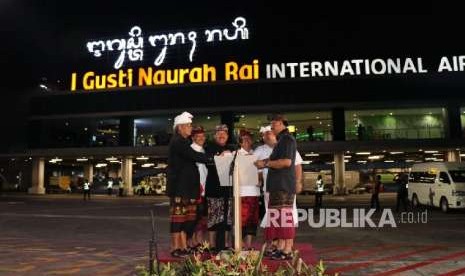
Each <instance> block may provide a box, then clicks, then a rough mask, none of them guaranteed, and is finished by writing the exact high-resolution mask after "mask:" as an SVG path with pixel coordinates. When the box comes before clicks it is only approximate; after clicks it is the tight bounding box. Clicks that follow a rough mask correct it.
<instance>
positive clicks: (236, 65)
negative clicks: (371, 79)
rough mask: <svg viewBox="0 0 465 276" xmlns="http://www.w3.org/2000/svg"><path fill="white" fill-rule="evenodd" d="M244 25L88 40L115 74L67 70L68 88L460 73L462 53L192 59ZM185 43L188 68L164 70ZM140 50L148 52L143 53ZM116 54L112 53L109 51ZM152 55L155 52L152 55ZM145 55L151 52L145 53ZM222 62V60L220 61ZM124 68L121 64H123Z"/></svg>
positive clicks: (240, 20)
mask: <svg viewBox="0 0 465 276" xmlns="http://www.w3.org/2000/svg"><path fill="white" fill-rule="evenodd" d="M248 39H249V27H248V26H247V20H246V19H245V18H244V17H236V18H235V19H234V20H232V22H231V26H229V27H226V28H207V29H204V30H201V31H194V30H189V31H176V32H161V33H157V34H148V36H145V34H144V32H143V31H142V28H141V27H139V26H134V27H132V28H130V29H129V32H128V36H127V37H126V38H116V39H107V40H93V41H88V42H87V43H86V48H87V50H88V52H89V53H91V54H92V55H93V56H94V57H96V58H101V57H103V56H104V54H105V53H107V54H106V55H105V56H111V57H112V56H115V61H114V64H113V68H114V69H116V70H115V71H114V72H110V73H106V74H102V73H98V72H94V71H87V72H82V73H77V72H75V73H72V75H71V91H77V90H84V91H94V90H107V89H124V88H132V87H153V86H164V85H182V84H198V83H215V82H218V81H221V82H223V83H235V82H242V81H257V80H258V81H280V80H308V79H325V78H347V77H358V76H385V75H414V74H423V75H424V74H428V73H430V72H431V73H432V72H435V73H438V74H441V73H447V72H463V71H465V55H461V56H443V57H441V58H440V60H439V63H438V64H437V66H436V68H427V66H426V64H428V63H426V62H424V60H423V58H422V57H389V58H381V57H380V58H359V59H345V60H303V61H299V62H278V63H273V62H269V63H266V62H263V61H261V60H260V58H259V57H255V56H252V58H250V59H248V60H247V61H235V60H229V61H224V63H222V62H221V61H220V62H219V64H214V65H212V64H207V63H202V62H200V63H194V57H195V53H196V51H198V48H199V47H198V45H202V43H204V44H205V43H207V44H208V43H213V42H217V43H219V44H221V43H222V42H225V41H235V40H248ZM175 45H186V46H187V50H186V52H185V53H182V52H181V53H180V54H179V51H176V54H178V55H181V57H182V56H183V55H185V58H186V61H189V62H190V63H192V65H191V66H187V67H182V68H165V67H166V65H165V60H166V57H167V55H168V53H169V51H170V48H171V47H174V46H175ZM144 50H147V52H145V51H144ZM109 53H115V55H108V54H109ZM153 53H155V54H153ZM148 54H153V56H149V57H147V55H148ZM309 54H310V53H309ZM145 60H149V61H150V63H151V64H153V65H151V66H148V67H147V66H146V67H128V66H125V65H127V64H128V63H131V62H138V61H139V62H142V61H145ZM221 63H222V64H221ZM124 67H126V68H124Z"/></svg>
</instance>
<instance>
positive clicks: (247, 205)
mask: <svg viewBox="0 0 465 276" xmlns="http://www.w3.org/2000/svg"><path fill="white" fill-rule="evenodd" d="M239 143H240V146H241V149H240V150H239V151H238V154H240V155H251V154H253V150H252V144H253V140H252V135H251V134H250V132H247V131H241V132H240V134H239ZM242 184H247V183H242ZM242 184H241V186H240V196H241V219H242V236H243V237H244V247H245V250H253V248H252V239H253V237H255V236H256V235H257V227H258V222H259V208H260V206H259V196H260V187H259V186H256V185H242Z"/></svg>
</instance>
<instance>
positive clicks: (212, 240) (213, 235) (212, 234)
mask: <svg viewBox="0 0 465 276" xmlns="http://www.w3.org/2000/svg"><path fill="white" fill-rule="evenodd" d="M208 243H209V245H210V248H216V231H208Z"/></svg>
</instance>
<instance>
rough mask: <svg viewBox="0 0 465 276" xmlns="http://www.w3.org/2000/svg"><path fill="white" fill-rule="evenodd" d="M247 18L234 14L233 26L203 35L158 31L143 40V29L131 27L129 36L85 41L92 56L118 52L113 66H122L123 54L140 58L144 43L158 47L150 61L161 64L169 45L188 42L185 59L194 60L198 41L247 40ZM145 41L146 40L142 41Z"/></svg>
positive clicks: (129, 57)
mask: <svg viewBox="0 0 465 276" xmlns="http://www.w3.org/2000/svg"><path fill="white" fill-rule="evenodd" d="M246 24H247V21H246V19H245V18H244V17H237V18H236V19H234V20H233V22H232V23H231V25H232V28H231V29H228V28H224V29H206V30H205V31H204V32H203V34H202V33H201V34H198V33H197V32H196V31H189V32H176V33H161V34H155V35H149V36H148V40H147V41H145V40H144V37H143V36H142V28H141V27H139V26H134V27H132V28H131V29H130V31H129V33H128V34H129V38H127V39H126V38H119V39H108V40H96V41H89V42H87V44H86V46H87V50H88V51H89V52H90V53H92V54H93V55H94V57H97V58H98V57H101V56H102V54H103V53H104V52H113V51H117V52H118V58H117V60H116V61H115V63H114V66H113V67H114V68H115V69H120V68H121V67H123V65H124V62H125V61H126V57H127V58H128V59H129V61H142V60H143V59H144V45H147V42H148V44H149V47H152V48H155V49H157V50H158V55H157V56H156V57H155V58H154V62H153V64H154V65H155V66H160V65H161V64H163V62H164V61H165V57H166V54H167V51H168V49H169V48H170V46H174V45H177V44H188V45H189V46H190V50H189V54H188V59H189V61H190V62H192V61H193V60H194V53H195V51H196V47H197V40H199V39H202V41H204V42H208V43H210V42H218V41H228V40H229V41H230V40H237V39H248V38H249V30H248V29H247V27H246ZM144 42H145V43H144Z"/></svg>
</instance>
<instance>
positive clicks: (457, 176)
mask: <svg viewBox="0 0 465 276" xmlns="http://www.w3.org/2000/svg"><path fill="white" fill-rule="evenodd" d="M449 173H450V176H451V177H452V180H454V182H461V183H464V182H465V171H456V170H454V171H449Z"/></svg>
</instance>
